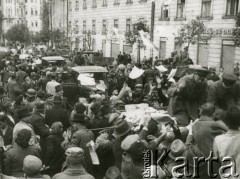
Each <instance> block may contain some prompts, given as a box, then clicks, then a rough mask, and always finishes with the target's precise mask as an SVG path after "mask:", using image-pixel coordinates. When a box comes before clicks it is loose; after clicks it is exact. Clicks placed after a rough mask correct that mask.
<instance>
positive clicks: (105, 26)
mask: <svg viewBox="0 0 240 179" xmlns="http://www.w3.org/2000/svg"><path fill="white" fill-rule="evenodd" d="M102 34H103V35H106V34H107V21H106V20H103V21H102Z"/></svg>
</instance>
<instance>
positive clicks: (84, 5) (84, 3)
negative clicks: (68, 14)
mask: <svg viewBox="0 0 240 179" xmlns="http://www.w3.org/2000/svg"><path fill="white" fill-rule="evenodd" d="M83 9H87V0H83Z"/></svg>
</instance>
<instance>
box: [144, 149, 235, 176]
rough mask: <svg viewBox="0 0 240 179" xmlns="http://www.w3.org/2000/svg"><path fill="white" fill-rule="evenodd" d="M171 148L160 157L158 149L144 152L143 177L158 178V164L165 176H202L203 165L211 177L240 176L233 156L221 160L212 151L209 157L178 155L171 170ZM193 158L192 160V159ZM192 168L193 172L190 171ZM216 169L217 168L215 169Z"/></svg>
mask: <svg viewBox="0 0 240 179" xmlns="http://www.w3.org/2000/svg"><path fill="white" fill-rule="evenodd" d="M170 152H171V150H168V151H163V152H162V154H161V155H160V157H158V151H156V150H155V151H151V150H147V151H145V152H143V161H144V168H143V178H157V177H158V171H157V168H158V167H157V165H158V166H159V167H160V168H161V170H162V171H163V173H164V174H165V176H167V177H169V178H172V177H175V178H182V177H183V176H184V177H189V178H200V177H201V174H200V173H201V172H200V171H201V169H202V168H201V166H203V165H204V166H205V169H206V174H207V175H208V177H210V178H216V177H217V176H219V175H220V176H221V177H222V178H230V177H231V178H239V174H238V173H236V166H237V164H236V161H235V160H234V159H233V158H232V157H224V158H223V159H222V160H221V161H220V160H219V159H218V158H217V157H214V156H213V152H212V151H211V152H210V154H209V156H208V158H204V157H176V159H175V160H173V159H171V160H173V163H174V164H176V165H175V166H173V167H171V171H169V168H168V167H167V165H166V164H165V163H166V161H167V160H168V159H167V158H168V156H169V153H170ZM190 160H191V161H190ZM190 168H191V172H190ZM214 169H217V170H216V171H214Z"/></svg>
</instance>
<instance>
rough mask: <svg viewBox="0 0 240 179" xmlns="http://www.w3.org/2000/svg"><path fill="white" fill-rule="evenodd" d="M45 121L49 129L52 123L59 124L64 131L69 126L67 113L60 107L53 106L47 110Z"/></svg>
mask: <svg viewBox="0 0 240 179" xmlns="http://www.w3.org/2000/svg"><path fill="white" fill-rule="evenodd" d="M45 120H46V124H47V125H48V126H49V127H51V126H52V124H53V123H54V122H61V123H62V124H63V130H66V129H67V128H68V127H69V126H70V123H69V115H68V112H67V111H66V110H65V109H63V108H62V107H61V106H54V107H53V108H51V109H48V110H47V111H46V115H45Z"/></svg>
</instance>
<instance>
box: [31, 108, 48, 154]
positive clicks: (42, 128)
mask: <svg viewBox="0 0 240 179" xmlns="http://www.w3.org/2000/svg"><path fill="white" fill-rule="evenodd" d="M30 124H31V125H32V126H33V130H34V132H35V134H36V135H39V136H40V146H41V148H42V153H41V154H42V155H41V158H44V155H45V151H46V138H47V136H48V135H49V134H50V130H49V127H47V126H46V123H45V119H44V117H43V116H42V115H41V114H40V113H39V112H34V113H32V115H31V120H30Z"/></svg>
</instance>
